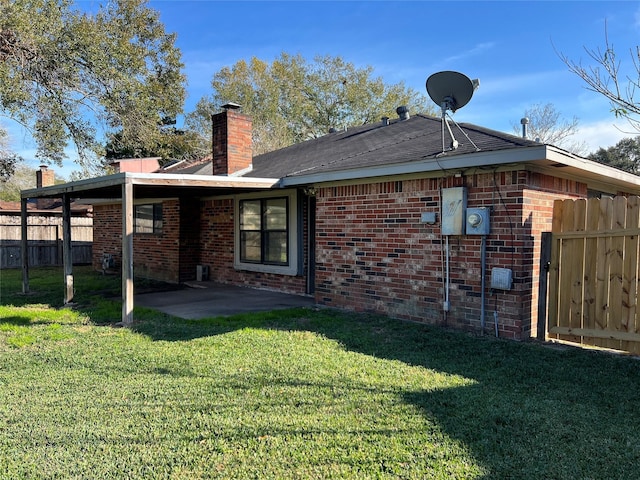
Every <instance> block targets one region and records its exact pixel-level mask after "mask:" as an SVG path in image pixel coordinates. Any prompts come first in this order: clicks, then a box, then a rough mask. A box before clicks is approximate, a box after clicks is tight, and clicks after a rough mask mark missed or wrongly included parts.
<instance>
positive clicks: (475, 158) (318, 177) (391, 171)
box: [281, 145, 546, 187]
mask: <svg viewBox="0 0 640 480" xmlns="http://www.w3.org/2000/svg"><path fill="white" fill-rule="evenodd" d="M545 153H546V146H545V145H540V146H535V147H525V148H521V149H510V150H498V151H491V152H489V151H486V152H484V151H480V152H474V153H465V154H460V155H451V154H444V155H442V156H437V157H427V158H424V159H422V160H414V161H411V162H405V163H394V164H391V165H377V166H374V167H364V168H357V169H349V170H337V171H333V172H320V173H311V174H307V175H300V176H295V177H284V178H283V179H282V182H281V183H282V186H283V187H288V186H295V185H306V184H313V183H323V182H333V181H338V180H354V179H358V178H368V177H384V176H393V175H403V174H407V173H423V172H432V171H433V172H435V171H442V170H460V169H465V168H470V167H482V166H489V165H504V164H509V163H520V162H528V161H533V160H540V159H544V158H545Z"/></svg>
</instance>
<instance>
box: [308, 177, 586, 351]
mask: <svg viewBox="0 0 640 480" xmlns="http://www.w3.org/2000/svg"><path fill="white" fill-rule="evenodd" d="M457 186H465V187H467V192H468V202H467V206H468V207H482V206H484V207H491V208H492V212H491V225H492V229H491V234H490V235H489V236H487V242H486V277H485V281H486V291H485V296H486V298H485V324H486V331H489V332H492V331H493V323H494V317H493V312H494V311H497V312H498V323H499V335H500V336H502V337H506V338H517V339H521V338H527V337H529V336H531V335H532V333H534V332H535V326H536V324H535V322H536V317H537V285H538V266H539V258H540V257H539V256H540V233H541V232H542V231H546V230H550V227H551V223H550V222H551V208H552V201H553V199H555V198H575V197H581V196H586V194H587V192H586V187H585V186H584V185H583V184H578V183H576V182H571V181H565V180H561V179H555V178H552V177H546V176H544V175H539V174H535V173H530V172H527V171H524V170H523V171H512V172H502V173H496V174H493V173H482V174H474V175H470V176H466V177H459V178H455V177H449V178H446V179H418V180H404V181H393V182H381V183H371V184H362V185H352V186H340V187H326V188H320V189H319V190H318V205H317V222H316V228H317V232H316V239H317V243H316V259H317V265H316V301H317V302H318V303H321V304H324V305H328V306H334V307H339V308H344V309H350V310H355V311H362V312H375V313H382V314H386V315H390V316H393V317H398V318H405V319H409V320H415V321H421V322H426V323H432V324H440V325H449V326H453V327H456V328H462V329H466V330H472V331H479V330H480V327H481V315H480V312H481V308H482V306H481V303H482V302H481V299H482V292H481V271H482V265H481V242H482V240H481V237H478V236H466V235H456V236H450V237H449V254H450V259H449V265H450V267H449V278H450V280H449V301H450V311H449V312H448V313H445V312H444V311H443V306H442V305H443V301H444V294H445V258H444V253H443V251H444V249H445V248H444V243H445V241H444V238H443V237H441V235H440V221H438V222H436V223H435V224H433V225H430V224H427V223H422V222H421V213H422V212H435V213H436V214H437V215H438V219H439V215H440V211H439V210H440V189H441V188H448V187H457ZM439 220H440V219H439ZM494 267H502V268H510V269H512V270H513V278H514V284H513V288H512V289H511V290H510V291H506V292H503V291H498V292H496V293H495V295H491V293H490V291H489V284H490V273H491V269H492V268H494Z"/></svg>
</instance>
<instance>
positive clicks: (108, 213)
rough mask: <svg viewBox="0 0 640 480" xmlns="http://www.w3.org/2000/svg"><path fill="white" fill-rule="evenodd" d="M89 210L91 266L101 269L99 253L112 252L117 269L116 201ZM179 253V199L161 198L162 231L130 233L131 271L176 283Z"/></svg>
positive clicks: (119, 230) (118, 213) (119, 215)
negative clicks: (131, 246)
mask: <svg viewBox="0 0 640 480" xmlns="http://www.w3.org/2000/svg"><path fill="white" fill-rule="evenodd" d="M93 214H94V223H93V224H94V229H93V234H94V244H93V245H94V248H93V266H94V268H96V269H98V270H99V269H101V268H102V257H103V254H105V253H108V254H111V255H113V257H114V259H115V263H116V269H118V270H119V269H120V268H121V266H122V208H121V206H120V205H119V204H117V205H95V206H94V210H93ZM180 255H181V252H180V203H179V202H178V201H177V200H174V201H168V202H164V203H163V207H162V233H161V234H151V233H144V234H141V233H135V234H134V236H133V271H134V275H135V276H137V277H142V278H153V279H155V280H162V281H167V282H174V283H177V282H179V281H180V278H179V266H180ZM183 255H184V253H183ZM193 276H194V277H195V266H194V273H193Z"/></svg>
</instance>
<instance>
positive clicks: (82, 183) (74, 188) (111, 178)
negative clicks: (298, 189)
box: [20, 172, 280, 198]
mask: <svg viewBox="0 0 640 480" xmlns="http://www.w3.org/2000/svg"><path fill="white" fill-rule="evenodd" d="M279 181H280V179H278V178H245V177H228V176H220V175H187V174H166V173H132V172H122V173H115V174H113V175H105V176H102V177H96V178H88V179H84V180H78V181H76V182H69V183H63V184H60V185H51V186H48V187H42V188H30V189H27V190H22V191H21V192H20V195H21V197H22V198H38V197H51V196H56V195H62V194H66V193H74V192H83V191H87V190H93V189H98V188H104V187H112V186H115V185H122V184H124V183H125V182H130V183H132V184H134V185H157V186H162V185H167V186H185V187H189V186H194V187H231V188H232V187H242V188H273V187H277V186H278V182H279Z"/></svg>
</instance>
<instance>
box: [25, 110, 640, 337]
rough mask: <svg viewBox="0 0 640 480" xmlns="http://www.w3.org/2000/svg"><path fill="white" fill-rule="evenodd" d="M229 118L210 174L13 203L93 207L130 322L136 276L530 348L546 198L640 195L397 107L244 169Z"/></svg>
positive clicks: (567, 157)
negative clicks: (303, 301) (260, 293)
mask: <svg viewBox="0 0 640 480" xmlns="http://www.w3.org/2000/svg"><path fill="white" fill-rule="evenodd" d="M235 107H236V106H235V105H232V104H231V105H229V106H227V107H226V108H225V110H224V111H222V112H220V113H217V114H215V115H213V116H212V158H211V159H209V160H207V161H205V162H200V163H195V164H188V165H184V164H182V165H174V166H173V167H171V168H169V169H166V170H162V169H160V170H158V171H156V172H154V173H134V172H121V173H118V174H115V175H110V176H105V177H100V178H96V179H90V180H83V181H79V182H72V183H69V184H66V185H61V186H57V187H49V188H43V189H37V190H29V191H24V192H23V194H22V195H23V201H26V199H28V198H31V197H43V196H44V197H46V196H60V195H62V196H65V197H71V196H73V197H74V198H75V197H82V198H83V199H85V201H90V202H91V203H92V204H93V206H94V236H93V239H94V248H93V252H94V253H93V255H94V262H93V263H94V266H95V267H96V269H99V268H101V265H102V262H103V258H104V256H105V255H108V256H110V257H111V258H113V259H114V264H115V265H116V266H117V267H119V268H121V269H122V272H123V321H125V323H126V322H127V321H131V319H132V307H133V303H132V299H131V297H132V291H133V289H132V279H133V272H134V270H135V274H136V275H140V276H145V277H150V278H155V279H160V280H165V281H169V282H176V283H181V282H186V281H191V280H194V279H196V278H197V277H198V276H202V275H203V274H204V275H205V276H206V273H207V272H208V278H210V279H211V280H213V281H216V282H222V283H227V284H235V285H244V286H249V287H254V288H261V289H273V290H280V291H283V292H288V293H292V294H298V295H309V296H313V297H314V299H315V302H316V303H317V304H319V305H323V306H328V307H336V308H340V309H346V310H352V311H357V312H375V313H379V314H385V315H389V316H392V317H397V318H402V319H408V320H413V321H419V322H426V323H430V324H443V325H447V326H451V327H456V328H461V329H467V330H473V331H481V330H485V328H486V329H487V330H488V331H490V332H492V333H493V331H494V328H495V331H496V334H498V335H499V336H501V337H506V338H513V339H525V338H528V337H531V336H534V335H535V333H536V330H537V319H538V308H539V307H538V295H539V293H538V286H539V279H540V276H541V267H540V252H541V233H542V232H544V231H549V230H550V229H551V221H552V207H553V201H554V200H556V199H575V198H586V197H589V196H597V195H617V194H634V195H637V194H640V177H638V176H635V175H631V174H629V173H626V172H623V171H620V170H617V169H614V168H610V167H608V166H605V165H602V164H598V163H595V162H592V161H590V160H587V159H585V158H581V157H579V156H576V155H574V154H572V153H570V152H567V151H565V150H563V149H560V148H557V147H555V146H552V145H544V144H541V143H538V142H534V141H531V140H528V139H526V138H521V137H518V136H513V135H508V134H505V133H502V132H498V131H494V130H490V129H486V128H483V127H480V126H477V125H471V124H466V123H462V124H460V125H458V124H455V126H454V127H457V130H456V128H454V129H453V130H450V128H449V127H450V126H449V125H446V126H447V128H445V124H444V122H445V121H447V120H445V119H444V118H438V117H431V116H426V115H409V113H408V112H407V110H406V109H398V113H399V117H398V118H396V119H388V118H383V119H382V120H381V121H380V122H377V123H374V124H369V125H362V126H358V127H350V128H347V129H343V130H337V131H332V132H331V133H328V134H326V135H324V136H323V137H321V138H317V139H313V140H309V141H306V142H303V143H299V144H296V145H292V146H290V147H287V148H283V149H281V150H277V151H273V152H270V153H266V154H263V155H259V156H256V157H253V156H252V151H251V135H252V121H251V118H250V117H248V116H247V115H245V114H243V113H242V112H241V111H240V110H239V109H237V108H235ZM454 123H455V122H454ZM454 132H455V133H454ZM454 135H455V137H456V139H455V140H457V142H454V138H452V137H453V136H454ZM67 291H69V285H67Z"/></svg>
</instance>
